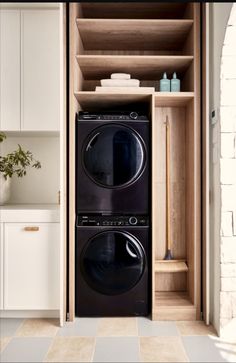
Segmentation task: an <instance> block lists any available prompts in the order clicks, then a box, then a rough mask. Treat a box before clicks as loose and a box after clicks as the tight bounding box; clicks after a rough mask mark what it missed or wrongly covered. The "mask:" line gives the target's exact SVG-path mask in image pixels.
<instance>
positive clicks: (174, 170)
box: [153, 107, 186, 260]
mask: <svg viewBox="0 0 236 363" xmlns="http://www.w3.org/2000/svg"><path fill="white" fill-rule="evenodd" d="M166 117H168V118H169V122H170V137H171V150H170V179H171V197H170V198H171V240H172V249H173V255H174V258H175V259H185V258H186V246H185V162H184V160H185V109H184V108H182V107H173V108H172V107H171V108H168V107H157V108H155V131H154V132H153V141H154V144H155V153H153V161H154V162H153V183H154V184H153V186H154V189H155V193H156V194H157V196H158V200H155V198H154V199H153V203H155V204H156V206H155V212H156V215H155V220H154V221H153V229H154V230H155V235H156V240H155V241H154V243H155V245H156V248H155V258H156V259H160V260H161V259H163V258H164V256H165V252H166V145H165V140H166V126H165V122H166Z"/></svg>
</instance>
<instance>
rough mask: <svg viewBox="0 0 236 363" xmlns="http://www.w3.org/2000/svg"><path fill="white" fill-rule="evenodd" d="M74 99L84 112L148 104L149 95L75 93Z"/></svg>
mask: <svg viewBox="0 0 236 363" xmlns="http://www.w3.org/2000/svg"><path fill="white" fill-rule="evenodd" d="M75 97H76V98H77V101H78V102H79V104H80V106H81V108H82V109H84V110H88V109H89V110H99V109H107V108H110V107H115V106H127V105H129V104H134V103H147V102H150V97H151V95H150V94H140V93H136V94H134V93H133V92H132V93H130V94H129V93H128V91H127V92H126V93H123V92H122V93H115V94H114V93H110V94H108V93H102V92H101V93H100V92H75Z"/></svg>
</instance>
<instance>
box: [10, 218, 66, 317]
mask: <svg viewBox="0 0 236 363" xmlns="http://www.w3.org/2000/svg"><path fill="white" fill-rule="evenodd" d="M32 227H33V228H32ZM59 229H60V227H59V223H38V224H33V225H32V224H24V223H5V228H4V309H11V310H24V309H27V310H40V309H47V310H50V309H53V310H54V309H59V297H60V296H59V248H60V239H59V233H60V232H59Z"/></svg>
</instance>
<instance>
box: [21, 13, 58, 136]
mask: <svg viewBox="0 0 236 363" xmlns="http://www.w3.org/2000/svg"><path fill="white" fill-rule="evenodd" d="M21 37H22V40H21V46H22V51H21V53H22V64H21V67H22V69H21V72H22V73H21V75H22V76H21V93H22V100H21V107H22V110H21V112H22V113H21V116H22V130H45V131H46V130H49V131H50V130H59V127H60V120H59V109H60V82H59V81H60V77H59V76H60V71H59V68H60V67H59V66H60V50H59V11H58V10H24V11H22V16H21Z"/></svg>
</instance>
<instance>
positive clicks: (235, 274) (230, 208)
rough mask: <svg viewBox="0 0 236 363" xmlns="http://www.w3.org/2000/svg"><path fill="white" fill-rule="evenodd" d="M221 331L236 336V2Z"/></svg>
mask: <svg viewBox="0 0 236 363" xmlns="http://www.w3.org/2000/svg"><path fill="white" fill-rule="evenodd" d="M220 120H221V140H220V141H221V148H220V149H221V155H220V183H221V244H220V263H221V277H220V278H221V288H220V335H221V336H227V337H229V338H231V339H236V5H235V4H234V5H233V8H232V12H231V15H230V19H229V22H228V26H227V29H226V34H225V41H224V45H223V50H222V65H221V111H220Z"/></svg>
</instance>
